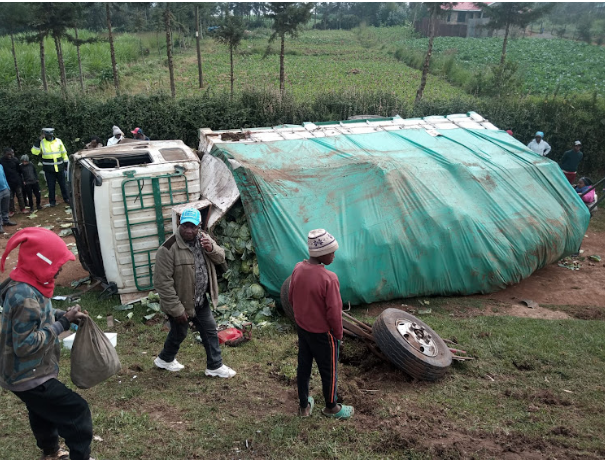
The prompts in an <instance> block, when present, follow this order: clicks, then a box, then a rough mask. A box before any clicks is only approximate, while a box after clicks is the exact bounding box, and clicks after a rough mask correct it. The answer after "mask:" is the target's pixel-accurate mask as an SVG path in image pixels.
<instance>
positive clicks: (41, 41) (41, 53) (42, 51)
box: [40, 36, 48, 92]
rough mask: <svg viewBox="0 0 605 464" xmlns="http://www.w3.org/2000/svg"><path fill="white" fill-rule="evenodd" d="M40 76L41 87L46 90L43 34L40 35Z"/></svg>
mask: <svg viewBox="0 0 605 464" xmlns="http://www.w3.org/2000/svg"><path fill="white" fill-rule="evenodd" d="M40 77H41V79H42V87H43V88H44V91H45V92H48V82H47V81H46V53H45V52H44V36H41V37H40Z"/></svg>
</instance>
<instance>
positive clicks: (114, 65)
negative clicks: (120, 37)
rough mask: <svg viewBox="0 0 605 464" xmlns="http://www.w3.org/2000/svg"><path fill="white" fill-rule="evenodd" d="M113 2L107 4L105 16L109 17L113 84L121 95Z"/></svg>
mask: <svg viewBox="0 0 605 464" xmlns="http://www.w3.org/2000/svg"><path fill="white" fill-rule="evenodd" d="M110 6H111V3H109V2H107V3H106V4H105V16H106V18H107V34H108V40H109V51H110V53H111V69H112V71H113V84H114V86H115V88H116V95H120V79H119V77H118V65H117V63H116V50H115V48H114V46H113V32H112V31H111V11H110Z"/></svg>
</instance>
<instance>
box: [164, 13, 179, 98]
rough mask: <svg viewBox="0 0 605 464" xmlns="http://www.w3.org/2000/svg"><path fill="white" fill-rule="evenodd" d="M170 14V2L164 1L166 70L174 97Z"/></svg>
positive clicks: (173, 96)
mask: <svg viewBox="0 0 605 464" xmlns="http://www.w3.org/2000/svg"><path fill="white" fill-rule="evenodd" d="M171 19H172V14H171V13H170V2H166V9H165V10H164V25H165V26H166V55H167V56H168V72H169V74H170V94H171V95H172V98H176V87H175V85H174V63H173V61H172V28H171V25H170V22H171Z"/></svg>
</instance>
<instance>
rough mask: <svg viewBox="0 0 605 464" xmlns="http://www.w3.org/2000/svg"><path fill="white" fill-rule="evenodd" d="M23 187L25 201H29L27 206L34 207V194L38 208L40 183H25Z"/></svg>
mask: <svg viewBox="0 0 605 464" xmlns="http://www.w3.org/2000/svg"><path fill="white" fill-rule="evenodd" d="M23 189H24V190H25V196H26V197H27V201H28V202H29V207H30V208H32V209H33V208H34V198H33V196H34V195H35V196H36V208H38V209H40V184H39V183H38V182H36V183H35V184H26V185H25V186H24V187H23Z"/></svg>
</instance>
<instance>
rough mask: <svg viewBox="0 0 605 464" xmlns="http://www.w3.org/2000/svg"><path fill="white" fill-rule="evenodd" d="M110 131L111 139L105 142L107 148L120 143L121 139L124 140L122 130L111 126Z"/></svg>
mask: <svg viewBox="0 0 605 464" xmlns="http://www.w3.org/2000/svg"><path fill="white" fill-rule="evenodd" d="M112 131H113V137H112V138H110V139H109V140H107V146H108V147H111V146H112V145H115V144H116V143H120V142H121V141H122V139H123V138H124V132H122V129H120V128H119V127H118V126H113V127H112Z"/></svg>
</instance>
